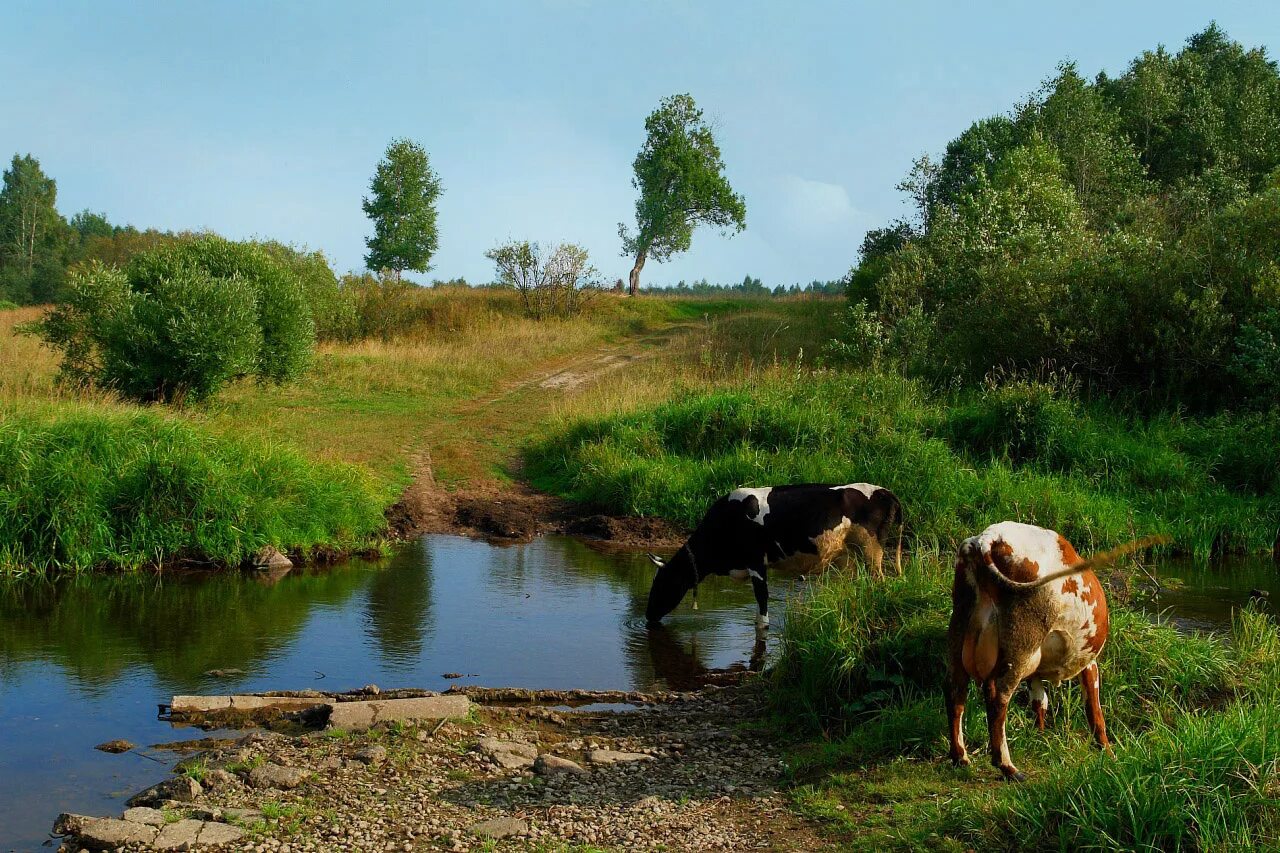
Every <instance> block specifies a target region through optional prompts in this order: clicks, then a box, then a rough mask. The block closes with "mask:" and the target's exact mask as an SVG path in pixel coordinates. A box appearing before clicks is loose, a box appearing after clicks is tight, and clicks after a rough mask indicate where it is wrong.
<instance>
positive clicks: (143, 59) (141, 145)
mask: <svg viewBox="0 0 1280 853" xmlns="http://www.w3.org/2000/svg"><path fill="white" fill-rule="evenodd" d="M1197 5H1198V4H1193V3H1185V2H1184V3H1176V4H1160V5H1158V6H1157V5H1156V4H1154V3H1144V4H1141V7H1140V8H1127V9H1123V10H1115V9H1112V8H1109V7H1107V6H1104V5H1103V4H1101V3H1089V4H1086V5H1085V6H1083V7H1081V8H1075V9H1071V10H1066V11H1062V12H1053V11H1050V12H1045V11H1043V10H1040V9H1024V8H1020V7H1014V8H1009V7H1007V6H1005V5H1004V4H991V5H990V6H988V8H989V9H991V10H992V12H993V13H992V14H989V15H983V14H975V13H973V12H971V11H967V12H966V11H959V12H957V11H955V10H952V9H949V8H945V7H942V6H941V5H940V4H925V5H922V6H917V7H915V9H914V10H912V11H903V10H901V9H891V10H884V9H876V10H863V9H849V8H846V7H844V6H843V5H840V4H835V3H815V4H809V5H806V6H804V7H802V8H801V9H800V10H798V11H797V10H796V9H789V8H781V7H774V6H772V5H769V4H761V3H754V4H746V5H745V6H744V5H742V4H738V5H734V6H729V5H728V4H724V3H714V4H696V5H695V4H685V3H663V4H660V5H655V6H646V7H644V8H643V9H629V8H620V7H614V6H610V5H604V4H594V3H589V2H570V1H569V0H565V2H545V3H540V4H537V5H532V4H530V5H519V6H515V5H504V4H490V5H489V6H487V7H485V8H484V9H483V10H476V9H474V8H470V9H460V8H450V9H445V10H427V9H417V8H414V7H412V6H409V5H406V4H398V5H396V6H394V7H393V9H394V11H392V12H385V11H384V12H383V13H381V14H378V15H374V14H366V13H362V12H359V11H351V10H348V9H344V8H341V7H338V6H336V5H321V6H320V7H319V9H318V10H317V9H316V7H308V9H307V11H308V12H309V13H310V14H307V15H305V16H302V15H298V16H295V15H294V14H293V13H294V11H295V9H297V8H299V7H288V6H268V7H264V8H255V7H253V6H252V5H251V4H246V3H240V4H231V5H227V6H222V7H219V8H218V14H217V15H213V16H209V17H208V18H207V19H205V18H201V16H200V10H198V9H192V8H170V7H165V6H160V5H158V4H147V5H124V4H116V5H108V4H104V5H90V4H78V5H75V6H68V5H58V6H55V7H50V8H43V7H41V6H39V5H38V4H35V3H19V4H17V5H16V7H15V8H14V9H13V10H12V11H11V15H10V20H12V21H16V22H17V25H16V26H12V27H10V28H8V29H7V32H6V33H0V73H3V75H4V78H5V79H6V80H7V81H9V82H10V90H11V91H12V92H17V93H23V95H22V97H21V98H20V99H15V102H14V103H12V104H10V109H9V110H7V111H6V116H5V119H4V123H3V125H0V139H3V140H4V141H5V142H6V143H7V147H6V149H5V150H3V151H0V154H3V155H4V156H5V157H6V159H7V158H8V157H9V156H10V155H12V154H13V153H18V154H27V153H30V154H32V155H33V156H35V157H36V158H37V159H39V160H40V162H41V165H42V167H43V168H44V171H45V172H46V174H48V175H49V176H50V177H52V178H54V179H55V180H56V181H57V184H58V209H59V211H60V212H61V213H62V214H63V215H64V216H66V217H68V218H70V217H71V216H72V215H73V214H75V213H77V212H79V211H81V210H85V209H88V210H91V211H94V212H101V213H105V214H106V216H107V217H108V219H109V220H110V221H111V222H112V223H113V224H116V225H133V226H135V227H137V228H140V229H146V228H156V229H159V230H172V231H184V230H194V231H199V230H212V231H216V232H217V233H219V234H222V235H224V236H227V237H231V238H237V239H242V238H246V237H261V238H269V239H276V240H281V241H283V242H288V243H292V244H295V245H299V246H305V247H308V248H310V249H319V250H321V251H323V252H324V253H325V254H326V256H327V257H328V258H329V260H330V262H331V263H332V264H333V265H334V266H335V268H336V269H338V270H339V271H344V270H352V271H357V272H358V271H360V270H362V269H363V268H364V261H363V255H364V252H365V246H364V238H365V237H366V236H367V235H368V234H369V233H370V231H371V227H370V225H369V223H368V220H366V219H365V217H364V214H363V213H362V211H361V209H360V202H361V199H362V198H363V197H364V195H366V194H367V192H368V186H369V180H370V178H371V177H372V174H373V170H374V166H375V165H376V163H377V161H378V160H379V159H380V158H381V156H382V154H383V152H384V150H385V148H386V146H387V144H388V142H389V141H390V140H391V139H392V138H394V137H400V136H404V137H408V138H410V139H413V140H415V141H417V142H418V143H420V144H421V145H423V146H424V147H425V148H426V150H427V151H428V153H429V154H430V155H431V160H432V166H433V167H434V168H435V170H436V171H437V172H438V173H439V174H440V177H441V180H442V182H443V185H444V194H443V196H442V197H441V199H440V204H439V210H440V214H439V216H440V219H439V222H440V251H439V252H438V254H437V255H436V257H435V258H434V259H433V268H432V269H431V270H430V271H429V272H428V273H425V274H412V275H411V276H410V277H411V278H413V279H416V280H420V281H424V282H425V281H430V280H432V279H443V280H449V279H454V278H459V277H461V278H465V279H467V280H468V281H471V282H477V283H478V282H487V281H490V280H491V279H492V277H493V275H492V265H491V264H490V262H489V261H488V260H487V259H485V257H484V252H485V251H486V250H487V249H489V248H492V247H493V246H494V245H496V244H497V243H499V242H501V241H504V240H507V239H531V240H537V241H540V242H543V243H552V242H573V243H579V244H581V245H583V246H585V247H586V248H587V249H588V250H589V252H590V254H591V260H592V263H593V264H594V265H595V266H596V267H598V268H599V269H600V271H601V275H602V278H603V279H604V280H606V281H612V280H614V279H615V278H625V276H626V271H627V269H629V267H630V263H629V261H628V260H627V259H626V258H624V257H623V256H622V255H621V253H620V248H621V247H620V242H619V240H618V238H617V224H618V223H619V222H627V223H630V222H631V221H632V219H633V211H634V201H635V190H634V189H633V188H632V186H631V163H632V160H633V158H634V157H635V154H636V152H637V151H638V150H639V148H640V145H641V143H642V141H643V137H644V127H643V125H644V119H645V117H646V116H647V115H648V113H649V112H650V111H651V110H652V109H653V108H654V107H656V106H657V103H658V101H659V99H660V98H662V97H664V96H666V95H670V94H672V93H675V92H685V91H687V92H690V93H691V94H693V96H694V98H695V99H696V100H697V102H698V104H699V106H700V107H701V108H702V109H703V110H704V112H705V114H706V115H707V117H708V119H709V120H710V121H711V122H712V123H713V124H714V126H715V127H716V131H717V139H718V142H719V143H720V146H721V148H722V151H723V155H724V161H725V164H726V175H727V176H728V178H729V180H730V182H731V183H732V184H733V186H734V188H735V189H736V190H737V191H738V192H740V193H742V194H743V195H744V196H745V197H746V201H747V230H746V231H744V232H743V233H741V234H739V235H737V236H735V237H732V238H724V237H722V236H720V235H719V233H717V232H716V231H715V230H714V229H708V228H701V229H699V230H698V231H697V232H696V233H695V236H694V241H693V247H692V249H691V250H690V251H689V252H687V253H685V254H684V255H681V256H678V257H677V258H675V259H673V260H671V261H669V262H667V263H665V264H657V263H651V264H650V265H649V266H647V267H646V269H645V275H644V278H643V284H644V285H645V286H660V285H666V286H670V285H674V284H675V283H676V282H678V281H680V280H684V281H687V282H693V281H697V280H700V279H707V280H709V281H711V282H717V283H734V282H738V281H741V280H742V279H743V278H744V276H748V275H749V276H753V277H756V278H759V279H762V280H763V281H764V282H765V283H766V284H767V285H769V286H770V287H772V286H776V285H778V284H784V285H789V284H792V283H800V284H802V285H803V284H806V283H808V282H810V281H813V280H819V281H829V280H834V279H838V278H840V277H841V276H843V275H844V274H845V272H846V271H847V270H848V269H849V268H850V267H851V266H852V265H853V264H854V262H855V260H856V254H857V248H858V245H859V243H860V242H861V239H862V236H863V234H864V233H865V232H866V231H867V230H868V229H870V228H875V227H878V226H880V225H883V224H885V223H886V222H888V221H890V220H892V219H894V218H897V217H900V216H903V215H904V214H906V213H907V211H908V207H907V204H906V198H905V196H904V195H903V194H902V193H900V192H898V191H897V190H896V189H895V185H896V184H897V183H898V181H900V180H901V179H902V178H903V177H904V176H905V175H906V173H907V171H908V170H909V168H910V166H911V163H912V161H913V160H915V158H917V157H918V156H920V155H921V154H924V153H930V154H937V153H939V152H940V151H941V150H942V148H943V147H944V146H945V144H946V143H947V141H949V140H950V139H952V138H954V137H955V136H956V135H957V134H959V133H960V132H961V131H962V130H964V128H965V127H967V126H968V125H969V124H970V123H971V122H972V121H973V120H974V119H975V118H979V117H982V116H989V115H995V114H999V113H1005V112H1007V111H1008V110H1009V109H1010V108H1011V107H1012V106H1013V104H1014V103H1015V102H1016V101H1017V100H1019V99H1021V98H1023V97H1025V96H1026V95H1028V94H1030V93H1031V92H1033V91H1035V90H1036V89H1037V88H1038V87H1039V85H1040V83H1041V82H1042V81H1043V80H1044V79H1045V78H1047V77H1049V76H1050V75H1052V74H1053V73H1054V71H1055V67H1056V65H1057V63H1058V62H1059V61H1065V60H1075V61H1076V62H1078V63H1079V67H1080V71H1081V73H1082V74H1084V75H1085V76H1086V77H1090V78H1091V77H1093V76H1094V75H1095V74H1097V73H1098V72H1100V71H1106V72H1107V73H1108V74H1118V73H1122V72H1123V71H1124V70H1125V68H1126V67H1127V66H1128V63H1129V61H1130V60H1131V59H1133V58H1134V57H1136V56H1137V55H1139V54H1140V53H1141V52H1142V51H1144V50H1149V49H1151V50H1153V49H1155V48H1156V47H1157V46H1159V45H1161V44H1163V45H1165V46H1166V47H1168V48H1169V49H1171V50H1176V49H1177V48H1179V47H1180V46H1181V45H1182V44H1183V43H1184V42H1185V40H1186V39H1187V38H1188V37H1189V36H1191V35H1193V34H1194V33H1196V32H1199V31H1201V30H1203V29H1204V27H1206V26H1207V25H1208V24H1209V23H1210V21H1217V22H1218V24H1219V25H1220V26H1222V28H1223V29H1224V30H1225V31H1226V32H1227V34H1228V35H1229V36H1230V37H1231V38H1232V39H1235V40H1236V41H1239V42H1240V43H1242V44H1243V45H1245V46H1246V47H1263V48H1269V47H1270V46H1271V45H1270V44H1269V42H1274V39H1275V34H1276V30H1275V22H1274V20H1268V19H1269V18H1273V17H1274V15H1273V14H1272V13H1271V12H1270V10H1267V9H1262V8H1251V7H1250V6H1249V5H1248V4H1245V3H1231V4H1222V5H1220V6H1218V7H1217V8H1214V9H1213V11H1212V12H1208V11H1205V10H1204V9H1203V8H1195V7H1197ZM495 10H501V18H502V20H501V21H499V22H497V23H494V22H493V21H492V20H486V18H493V17H495V15H494V12H495ZM996 11H998V13H999V14H998V15H997V14H995V12H996ZM1153 13H1154V14H1153ZM819 25H820V26H819ZM1268 53H1270V50H1268ZM365 57H374V59H375V61H373V62H366V61H363V60H364V59H365ZM584 68H585V69H590V73H586V72H585V71H584ZM640 68H643V69H644V70H643V71H639V70H636V69H640ZM85 80H92V81H93V83H94V84H95V85H94V86H91V87H90V86H86V85H85V82H84V81H85ZM104 83H105V85H104ZM375 128H376V129H375Z"/></svg>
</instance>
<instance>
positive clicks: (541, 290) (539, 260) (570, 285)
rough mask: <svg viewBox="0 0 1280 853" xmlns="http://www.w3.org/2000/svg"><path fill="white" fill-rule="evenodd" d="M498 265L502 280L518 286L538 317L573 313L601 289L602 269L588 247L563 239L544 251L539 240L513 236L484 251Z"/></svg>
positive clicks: (527, 310)
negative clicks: (595, 261) (600, 270)
mask: <svg viewBox="0 0 1280 853" xmlns="http://www.w3.org/2000/svg"><path fill="white" fill-rule="evenodd" d="M484 256H485V257H486V258H488V259H489V260H491V261H493V263H494V266H495V267H497V272H498V282H499V283H500V284H502V285H504V286H507V287H513V288H515V290H516V292H517V293H519V294H520V299H521V301H522V302H523V303H524V308H525V313H527V314H528V315H529V316H530V317H533V318H534V319H536V320H541V319H544V318H546V317H573V316H575V315H576V314H578V313H580V312H581V311H582V310H583V308H585V307H586V306H587V305H588V304H589V302H590V301H591V297H592V296H594V295H595V294H596V293H597V292H598V291H599V289H600V284H599V278H600V272H599V270H597V269H596V268H595V267H593V266H591V264H590V262H589V260H588V259H587V250H586V249H584V248H582V247H581V246H578V245H575V244H573V243H561V244H559V245H557V246H555V247H553V248H552V249H551V250H550V251H549V252H545V253H544V252H543V250H542V248H541V247H540V246H539V245H538V244H537V243H530V242H529V241H528V240H512V241H510V242H507V243H503V244H502V245H500V246H495V247H494V248H492V249H490V250H489V251H487V252H485V253H484Z"/></svg>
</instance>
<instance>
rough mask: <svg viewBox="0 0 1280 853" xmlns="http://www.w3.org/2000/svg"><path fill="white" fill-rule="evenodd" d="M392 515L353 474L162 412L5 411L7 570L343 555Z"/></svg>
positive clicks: (1, 516) (2, 477)
mask: <svg viewBox="0 0 1280 853" xmlns="http://www.w3.org/2000/svg"><path fill="white" fill-rule="evenodd" d="M382 506H383V501H382V499H381V496H380V495H379V494H378V492H377V490H376V489H375V488H374V486H373V485H372V484H371V483H370V481H369V480H368V478H367V476H366V475H364V474H363V473H361V472H360V471H359V470H358V469H356V468H354V467H351V466H347V465H337V464H330V463H315V462H310V461H308V460H306V459H305V458H303V457H302V456H301V455H300V454H298V453H297V452H295V451H293V450H286V449H283V448H279V447H273V446H269V445H263V444H259V443H253V442H248V441H240V440H235V439H228V438H221V437H218V436H215V435H213V434H211V433H209V432H207V431H205V430H202V429H200V428H197V427H193V426H191V425H189V424H187V423H184V422H182V421H179V420H177V419H174V418H169V417H165V416H162V415H160V414H158V413H156V412H151V411H139V410H131V411H120V410H118V409H103V408H99V407H94V406H81V405H71V406H69V405H59V406H56V407H52V406H51V407H49V408H48V409H35V410H33V409H32V408H30V407H27V408H22V409H19V408H15V407H9V408H8V409H0V571H8V572H22V571H30V570H33V569H35V570H52V569H58V570H70V571H75V570H82V569H90V568H95V567H113V568H138V567H144V566H158V565H161V564H163V563H166V562H168V561H172V560H178V559H182V558H195V559H199V560H201V561H212V562H214V563H218V564H225V565H236V564H238V563H240V562H242V561H243V560H244V559H245V558H246V557H248V556H249V555H251V554H253V553H254V552H255V551H256V550H257V549H259V548H261V547H262V546H264V545H274V546H276V547H277V548H280V549H282V550H288V551H303V552H307V551H311V550H313V549H320V550H330V549H332V550H346V549H350V548H353V547H358V546H361V545H364V544H367V542H368V541H369V538H370V537H372V536H375V535H377V534H378V533H379V532H380V531H381V529H382V527H383V524H384V521H383V516H382Z"/></svg>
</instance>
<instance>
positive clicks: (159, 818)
mask: <svg viewBox="0 0 1280 853" xmlns="http://www.w3.org/2000/svg"><path fill="white" fill-rule="evenodd" d="M121 817H122V818H123V819H124V820H127V821H129V822H130V823H145V824H146V825H147V826H155V827H162V826H164V825H165V819H164V812H162V811H160V810H159V809H152V808H148V807H147V806H134V807H133V808H131V809H127V810H126V811H125V813H124V814H122V815H121Z"/></svg>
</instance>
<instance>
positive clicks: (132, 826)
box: [77, 817, 156, 850]
mask: <svg viewBox="0 0 1280 853" xmlns="http://www.w3.org/2000/svg"><path fill="white" fill-rule="evenodd" d="M77 835H78V837H79V841H80V846H81V847H83V848H85V849H87V850H114V849H116V848H117V847H123V846H125V845H126V844H150V843H151V842H152V841H154V840H155V837H156V828H155V827H154V826H147V825H146V824H141V823H131V822H129V821H127V820H118V819H116V818H114V817H100V818H96V819H93V820H87V821H85V822H84V824H83V825H82V826H81V827H80V831H79V832H78V833H77Z"/></svg>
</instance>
